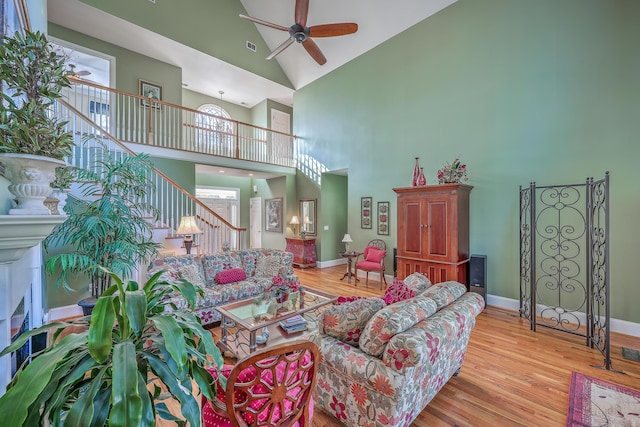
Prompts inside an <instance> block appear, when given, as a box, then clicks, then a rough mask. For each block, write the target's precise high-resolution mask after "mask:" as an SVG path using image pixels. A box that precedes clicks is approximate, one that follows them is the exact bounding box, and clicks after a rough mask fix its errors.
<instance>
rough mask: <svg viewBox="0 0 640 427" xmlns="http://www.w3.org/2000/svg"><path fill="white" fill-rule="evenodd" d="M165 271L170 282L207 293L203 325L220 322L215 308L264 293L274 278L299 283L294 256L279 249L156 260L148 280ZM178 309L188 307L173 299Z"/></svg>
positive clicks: (201, 301) (201, 303) (200, 307)
mask: <svg viewBox="0 0 640 427" xmlns="http://www.w3.org/2000/svg"><path fill="white" fill-rule="evenodd" d="M160 270H165V271H166V272H165V273H163V274H166V275H167V276H166V277H164V278H166V279H169V280H171V279H179V278H184V279H186V280H188V281H190V282H191V283H193V284H195V285H198V286H200V287H201V288H202V289H203V290H204V294H205V295H204V298H201V297H198V301H197V303H196V310H195V314H196V315H197V316H198V317H199V318H200V319H201V321H202V324H203V325H208V324H211V323H214V322H218V321H220V318H221V316H220V313H219V312H218V311H217V310H216V309H215V307H217V306H220V305H224V304H227V303H229V302H232V301H236V300H241V299H246V298H250V297H253V296H257V295H260V294H261V293H263V292H264V291H265V290H266V288H267V286H269V285H270V284H271V281H272V279H273V277H274V276H276V275H280V276H282V277H284V278H287V279H289V280H295V281H298V278H297V276H295V274H294V272H293V254H292V253H290V252H285V251H282V250H279V249H246V250H240V251H229V252H225V253H219V254H208V255H168V256H161V257H158V258H156V259H155V260H153V261H152V262H151V263H150V264H149V268H148V269H147V277H151V276H152V275H153V274H155V273H156V272H158V271H160ZM170 301H171V302H173V303H174V304H175V305H176V306H177V308H178V309H184V308H186V307H187V303H186V301H185V300H184V299H183V298H182V297H179V296H176V297H173V298H172V299H171V300H170Z"/></svg>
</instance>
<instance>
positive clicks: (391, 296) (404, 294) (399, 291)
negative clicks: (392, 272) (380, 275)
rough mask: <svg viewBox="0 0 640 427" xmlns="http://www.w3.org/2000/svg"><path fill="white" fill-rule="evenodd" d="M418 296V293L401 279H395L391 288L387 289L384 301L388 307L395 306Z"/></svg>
mask: <svg viewBox="0 0 640 427" xmlns="http://www.w3.org/2000/svg"><path fill="white" fill-rule="evenodd" d="M415 296H416V292H415V291H414V290H413V289H410V288H409V287H408V286H407V285H405V283H404V282H403V281H402V280H400V279H395V280H394V281H393V283H392V284H391V286H389V287H388V288H387V290H386V291H385V293H384V296H383V297H382V299H383V300H384V302H385V303H386V304H387V305H390V304H393V303H395V302H398V301H404V300H406V299H409V298H413V297H415Z"/></svg>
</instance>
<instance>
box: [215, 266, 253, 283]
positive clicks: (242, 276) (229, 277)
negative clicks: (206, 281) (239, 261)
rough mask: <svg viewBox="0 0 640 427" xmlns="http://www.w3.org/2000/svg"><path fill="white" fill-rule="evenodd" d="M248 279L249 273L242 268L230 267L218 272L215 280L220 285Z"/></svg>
mask: <svg viewBox="0 0 640 427" xmlns="http://www.w3.org/2000/svg"><path fill="white" fill-rule="evenodd" d="M246 279H247V273H246V272H245V271H244V270H243V269H241V268H230V269H228V270H222V271H220V272H218V274H216V277H215V281H216V283H217V284H218V285H224V284H227V283H235V282H241V281H243V280H246Z"/></svg>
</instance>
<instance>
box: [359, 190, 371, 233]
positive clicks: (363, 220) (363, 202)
mask: <svg viewBox="0 0 640 427" xmlns="http://www.w3.org/2000/svg"><path fill="white" fill-rule="evenodd" d="M372 204H373V199H372V198H371V197H362V198H361V199H360V228H372V226H373V225H372V223H373V221H372V220H371V205H372Z"/></svg>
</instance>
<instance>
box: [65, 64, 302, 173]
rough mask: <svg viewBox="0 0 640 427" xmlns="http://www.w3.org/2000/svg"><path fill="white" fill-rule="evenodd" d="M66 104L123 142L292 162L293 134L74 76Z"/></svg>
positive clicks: (283, 164) (292, 164) (286, 163)
mask: <svg viewBox="0 0 640 427" xmlns="http://www.w3.org/2000/svg"><path fill="white" fill-rule="evenodd" d="M71 82H72V86H71V88H69V89H68V90H67V92H66V93H65V96H66V98H67V100H68V102H69V104H70V105H72V106H73V107H75V108H76V109H77V110H78V111H79V112H81V113H82V114H85V115H86V116H87V117H89V118H91V119H92V120H93V121H94V122H95V123H96V124H98V125H99V126H100V127H102V128H104V129H105V130H106V131H107V132H109V133H110V134H111V135H113V137H114V138H115V139H117V140H119V141H122V142H126V143H136V144H147V145H153V146H155V147H162V148H169V149H174V150H185V151H192V152H197V153H203V154H209V155H213V156H221V157H227V158H233V159H239V160H247V161H251V162H260V163H268V164H273V165H278V166H287V167H296V137H295V136H294V135H289V134H286V133H281V132H278V131H274V130H270V129H266V128H262V127H259V126H253V125H250V124H247V123H242V122H239V121H237V120H231V119H228V118H225V117H221V116H216V115H213V114H208V113H205V112H202V111H198V110H194V109H191V108H186V107H183V106H180V105H175V104H171V103H169V102H165V101H159V100H157V99H153V98H149V97H144V96H140V95H133V94H130V93H126V92H123V91H120V90H117V89H112V88H108V87H105V86H101V85H98V84H95V83H91V82H87V81H84V80H81V79H78V78H74V77H72V78H71Z"/></svg>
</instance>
